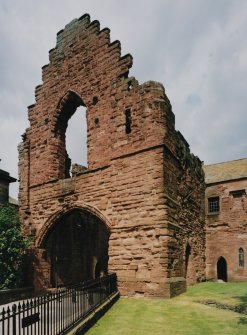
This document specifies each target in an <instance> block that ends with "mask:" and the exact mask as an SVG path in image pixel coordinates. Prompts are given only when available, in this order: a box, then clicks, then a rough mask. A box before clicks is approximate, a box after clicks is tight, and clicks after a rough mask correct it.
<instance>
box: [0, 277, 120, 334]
mask: <svg viewBox="0 0 247 335" xmlns="http://www.w3.org/2000/svg"><path fill="white" fill-rule="evenodd" d="M115 292H117V277H116V274H115V273H114V274H110V275H107V276H104V277H101V278H97V279H95V280H90V281H86V282H82V283H80V284H77V285H74V286H72V287H69V288H61V289H58V290H57V291H56V292H55V293H49V294H47V295H45V296H41V297H37V298H34V299H30V300H26V301H24V302H20V303H18V304H15V303H14V304H12V305H9V306H7V307H4V308H3V309H2V311H1V312H0V335H58V334H63V333H64V331H66V330H67V329H69V328H70V327H72V326H73V325H74V324H75V323H76V322H77V321H78V320H80V319H81V320H82V319H83V318H86V317H87V316H88V315H89V314H90V313H91V312H92V311H93V310H94V309H95V308H96V307H98V306H99V305H100V304H102V303H104V302H105V300H106V299H107V298H108V297H109V296H110V295H111V294H113V293H115Z"/></svg>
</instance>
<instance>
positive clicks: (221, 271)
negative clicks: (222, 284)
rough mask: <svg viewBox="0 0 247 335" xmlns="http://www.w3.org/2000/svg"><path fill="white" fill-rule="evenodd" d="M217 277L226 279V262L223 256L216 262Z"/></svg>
mask: <svg viewBox="0 0 247 335" xmlns="http://www.w3.org/2000/svg"><path fill="white" fill-rule="evenodd" d="M217 279H220V280H223V281H227V263H226V260H225V258H224V257H220V258H219V259H218V262H217Z"/></svg>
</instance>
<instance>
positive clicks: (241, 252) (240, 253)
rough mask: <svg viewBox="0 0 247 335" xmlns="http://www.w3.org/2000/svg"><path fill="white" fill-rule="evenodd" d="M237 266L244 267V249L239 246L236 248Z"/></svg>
mask: <svg viewBox="0 0 247 335" xmlns="http://www.w3.org/2000/svg"><path fill="white" fill-rule="evenodd" d="M238 267H239V268H243V267H244V249H243V248H239V250H238Z"/></svg>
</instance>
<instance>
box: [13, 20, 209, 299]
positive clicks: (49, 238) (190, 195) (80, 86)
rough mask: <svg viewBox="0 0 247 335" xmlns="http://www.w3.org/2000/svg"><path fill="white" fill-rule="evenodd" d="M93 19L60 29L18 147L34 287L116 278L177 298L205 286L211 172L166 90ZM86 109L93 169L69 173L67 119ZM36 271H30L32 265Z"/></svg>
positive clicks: (132, 288)
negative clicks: (137, 71) (133, 71)
mask: <svg viewBox="0 0 247 335" xmlns="http://www.w3.org/2000/svg"><path fill="white" fill-rule="evenodd" d="M109 33H110V31H109V29H108V28H105V29H103V30H100V26H99V22H98V21H93V22H90V17H89V15H84V16H82V17H81V18H80V19H76V20H73V21H72V22H71V23H69V24H68V25H67V26H66V27H65V29H64V30H62V31H60V32H59V33H58V34H57V45H56V47H55V48H54V49H52V50H50V52H49V60H50V63H49V64H48V65H46V66H44V67H43V69H42V70H43V72H42V74H43V75H42V79H43V84H42V85H40V86H38V87H36V90H35V98H36V102H35V104H34V105H32V106H30V107H29V108H28V118H29V121H30V127H29V128H28V129H27V130H26V132H25V134H24V135H23V142H22V143H21V144H20V146H19V156H20V159H19V178H20V196H19V204H20V216H21V221H22V226H23V231H24V232H25V234H27V235H32V236H33V248H32V250H33V262H32V273H33V284H34V285H35V287H36V289H40V288H50V287H57V286H60V285H69V284H72V283H76V282H78V281H81V280H85V279H89V278H94V277H98V276H101V275H102V274H104V273H106V272H116V273H117V277H118V287H119V290H120V292H121V294H123V295H144V296H156V297H171V296H174V295H176V294H179V293H181V292H183V291H184V290H185V288H186V282H187V283H189V284H190V283H194V282H197V281H201V280H203V279H204V270H205V269H204V267H205V224H204V206H205V204H204V174H203V172H202V168H201V161H200V160H199V159H198V158H197V157H195V156H193V155H192V154H190V150H189V145H188V144H187V142H186V141H185V139H184V138H183V136H182V135H181V134H180V133H179V132H177V131H176V130H175V117H174V114H173V112H172V109H171V105H170V102H169V100H168V98H167V97H166V95H165V91H164V88H163V86H162V85H161V84H160V83H156V82H152V81H149V82H146V83H144V84H142V85H140V84H139V83H138V81H137V80H136V79H135V78H133V77H129V76H128V73H129V69H130V68H131V66H132V57H131V55H129V54H128V55H125V56H123V57H121V49H120V42H119V41H114V42H112V43H111V42H110V36H109ZM81 105H82V106H86V108H87V112H86V115H87V147H88V168H87V169H83V168H80V167H78V166H77V168H76V169H74V171H72V177H71V176H70V159H69V157H68V154H67V151H66V141H65V140H66V129H67V125H68V120H69V119H70V118H71V117H72V116H73V114H74V113H75V112H76V110H77V108H78V107H79V106H81ZM30 271H31V270H30Z"/></svg>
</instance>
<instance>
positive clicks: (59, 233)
mask: <svg viewBox="0 0 247 335" xmlns="http://www.w3.org/2000/svg"><path fill="white" fill-rule="evenodd" d="M109 235H110V232H109V229H108V228H107V226H106V225H105V223H104V222H103V221H102V220H101V219H99V218H98V217H97V216H96V215H94V214H92V213H89V212H87V211H84V210H79V209H74V210H71V211H69V212H68V213H66V214H64V215H63V216H62V217H60V218H59V219H58V220H57V221H56V222H55V223H54V225H53V226H52V228H51V230H50V232H49V233H48V236H47V238H46V241H45V249H46V260H47V261H48V263H49V264H50V285H51V287H58V286H64V285H71V284H75V283H78V282H80V281H84V280H88V279H93V278H95V275H96V276H97V275H98V274H99V273H102V274H106V273H107V267H108V241H109ZM95 264H99V265H98V267H97V271H95ZM99 266H100V268H99Z"/></svg>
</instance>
